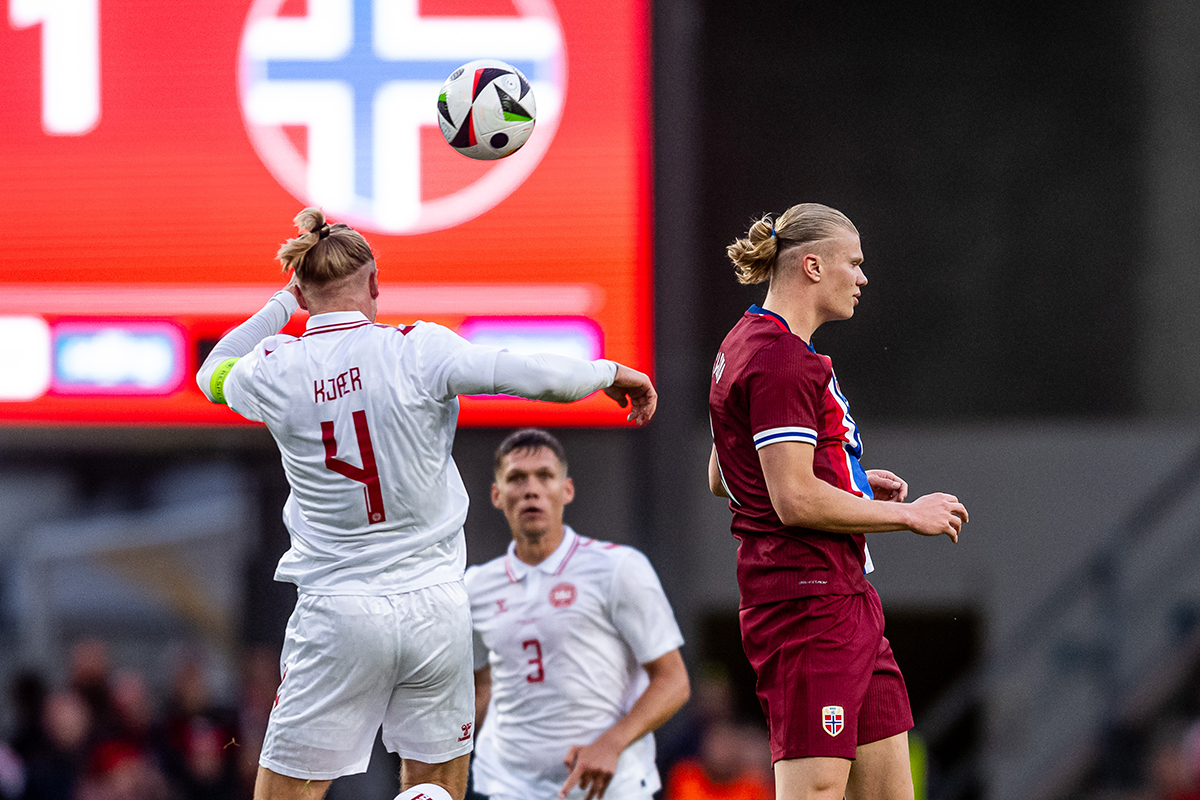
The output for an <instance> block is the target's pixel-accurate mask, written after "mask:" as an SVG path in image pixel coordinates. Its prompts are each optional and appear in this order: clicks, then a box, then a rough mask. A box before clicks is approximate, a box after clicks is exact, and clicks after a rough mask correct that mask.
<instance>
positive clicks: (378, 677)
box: [259, 595, 397, 781]
mask: <svg viewBox="0 0 1200 800" xmlns="http://www.w3.org/2000/svg"><path fill="white" fill-rule="evenodd" d="M396 646H397V645H396V625H395V622H394V620H393V619H392V616H391V608H390V605H389V603H388V600H387V598H382V597H362V596H336V597H325V596H314V595H301V597H300V598H299V599H298V600H297V603H296V610H295V611H294V612H293V614H292V618H291V619H290V620H289V621H288V628H287V632H286V634H285V637H284V646H283V654H282V657H281V661H282V666H283V679H282V682H281V683H280V686H279V691H278V695H277V698H276V701H275V707H274V708H273V709H272V710H271V716H270V719H269V722H268V725H267V733H266V736H265V738H264V742H263V748H262V753H261V755H260V758H259V764H260V765H261V766H264V767H266V768H267V769H269V770H270V771H272V772H275V773H278V774H280V775H283V776H287V777H292V778H298V779H300V780H312V781H325V780H331V779H333V778H337V777H339V776H341V775H349V774H353V773H356V772H362V771H364V770H365V769H366V768H367V763H368V761H369V760H370V754H371V747H372V745H373V744H374V739H375V731H376V730H378V728H379V724H380V722H381V721H382V719H383V716H384V709H385V708H386V707H387V703H388V698H389V697H390V695H391V692H392V688H393V687H394V685H395V682H396V678H395V675H396V672H395V664H396Z"/></svg>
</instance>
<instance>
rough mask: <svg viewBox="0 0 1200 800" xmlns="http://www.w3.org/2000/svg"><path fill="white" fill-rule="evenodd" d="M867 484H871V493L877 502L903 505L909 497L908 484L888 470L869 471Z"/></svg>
mask: <svg viewBox="0 0 1200 800" xmlns="http://www.w3.org/2000/svg"><path fill="white" fill-rule="evenodd" d="M867 483H869V484H871V493H872V494H874V495H875V499H876V500H883V501H885V502H892V503H903V502H904V498H906V497H908V484H907V483H905V482H904V480H903V479H902V478H901V477H900V476H899V475H897V474H896V473H894V472H889V471H888V470H886V469H869V470H867Z"/></svg>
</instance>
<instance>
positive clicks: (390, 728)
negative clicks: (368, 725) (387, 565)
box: [383, 581, 475, 764]
mask: <svg viewBox="0 0 1200 800" xmlns="http://www.w3.org/2000/svg"><path fill="white" fill-rule="evenodd" d="M390 599H391V600H393V601H394V602H395V604H396V614H397V619H398V620H400V658H399V668H398V669H397V672H396V676H397V677H396V685H395V687H394V688H393V689H392V692H391V697H390V698H389V700H388V704H387V711H386V713H385V714H384V718H383V742H384V744H385V745H386V746H387V748H388V749H389V750H391V751H392V752H394V753H399V755H400V757H401V758H403V759H412V760H415V761H419V762H423V763H426V764H440V763H444V762H447V761H451V760H452V759H457V758H459V757H460V756H464V755H467V754H468V753H470V752H471V749H472V742H473V739H474V733H475V731H474V730H473V727H474V722H475V673H474V670H473V669H472V667H473V661H472V650H471V608H470V605H469V603H468V601H467V593H466V589H465V588H463V585H462V582H461V581H459V582H454V583H443V584H438V585H436V586H430V587H427V588H425V589H420V590H418V591H415V592H407V593H405V594H403V595H395V596H394V597H392V598H390Z"/></svg>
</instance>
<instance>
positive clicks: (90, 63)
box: [0, 0, 653, 425]
mask: <svg viewBox="0 0 1200 800" xmlns="http://www.w3.org/2000/svg"><path fill="white" fill-rule="evenodd" d="M648 5H649V4H648V2H647V0H617V1H616V2H613V3H603V4H597V3H592V2H586V0H553V1H552V0H238V1H237V2H234V1H233V0H215V2H211V3H206V4H193V3H183V4H173V3H167V4H164V3H157V2H150V1H149V0H130V1H129V2H123V3H107V2H106V3H101V2H100V0H10V2H9V3H8V8H7V18H0V63H2V64H3V65H4V66H5V67H6V69H7V72H6V74H7V75H9V76H10V80H7V81H5V82H4V86H3V88H0V94H2V97H3V102H2V103H0V127H2V128H3V130H4V131H5V135H4V137H3V138H2V139H0V148H3V151H2V152H3V155H4V163H5V167H4V169H3V170H0V219H5V220H7V221H8V224H9V226H10V232H9V234H8V235H6V237H5V246H4V247H3V248H0V424H4V423H7V424H30V423H39V424H44V423H51V424H53V423H86V424H104V423H114V422H116V423H126V424H224V425H236V424H249V423H245V422H244V421H243V420H241V418H240V417H238V416H237V415H235V414H233V413H232V412H230V411H229V410H228V409H225V408H222V407H217V406H212V405H211V404H209V403H208V402H207V401H206V400H205V399H204V397H203V395H202V394H201V393H200V392H199V390H198V389H197V388H196V387H195V384H194V382H193V381H192V379H191V376H192V375H193V374H194V372H195V370H196V368H197V367H198V365H199V363H200V361H201V360H202V358H203V356H204V355H205V354H206V353H207V350H208V348H210V347H211V345H212V343H213V342H214V341H215V340H216V339H218V338H219V337H220V336H221V335H222V334H223V333H224V332H225V331H227V330H228V329H229V328H230V327H232V326H233V325H236V324H237V323H238V322H240V321H241V320H242V319H244V318H245V317H246V316H248V315H249V314H251V313H253V312H254V311H256V310H258V309H259V308H260V307H261V306H262V305H263V303H265V302H266V300H267V299H268V298H269V297H270V295H271V294H272V292H273V291H275V290H276V289H277V288H278V287H279V286H281V285H282V284H283V283H284V281H285V278H284V276H283V275H282V274H281V273H280V272H279V268H278V264H277V263H276V262H274V261H273V256H274V253H275V251H276V249H277V248H278V246H279V244H280V243H281V242H282V241H283V240H284V239H286V238H288V237H289V236H293V235H295V229H294V227H292V225H291V218H292V217H293V216H294V215H295V214H296V213H297V212H298V211H299V210H300V209H301V208H303V207H304V206H306V205H318V206H321V207H322V208H323V209H324V210H325V212H326V214H327V215H328V216H329V218H330V219H332V220H334V221H342V222H347V223H349V224H351V225H353V226H354V227H356V228H357V229H359V230H361V231H362V232H363V233H364V234H365V235H366V236H367V239H368V240H369V241H370V242H371V244H372V246H373V247H374V249H375V250H376V253H377V257H378V265H379V269H380V276H381V280H382V295H381V297H380V315H379V321H380V322H384V323H389V324H407V323H410V322H412V321H415V320H417V319H424V320H428V321H433V322H439V323H441V324H444V325H447V326H448V327H450V328H452V329H454V330H457V331H459V332H460V333H461V334H462V335H464V336H465V337H466V338H468V339H470V340H472V341H477V342H480V343H486V344H492V345H496V346H502V347H508V348H509V349H513V350H521V351H529V350H531V349H533V350H541V349H545V350H549V351H551V352H559V353H566V354H571V355H579V356H583V357H588V358H598V357H604V358H612V359H615V360H618V361H621V362H624V363H627V364H630V365H631V366H634V367H636V368H639V369H642V370H646V371H649V370H650V369H651V367H652V364H651V353H652V344H653V343H652V340H651V304H652V295H651V285H652V275H651V264H650V240H649V235H650V222H651V209H650V134H649V131H650V120H649V113H650V99H651V98H650V88H649V66H648V64H649V24H648V13H649V9H648ZM476 58H499V59H502V60H506V61H508V62H510V63H512V64H514V65H516V66H518V67H519V68H520V69H521V70H522V72H524V73H525V75H526V76H527V77H528V78H529V82H530V84H531V86H532V88H533V92H534V94H535V96H536V99H537V109H538V115H537V125H536V127H535V129H534V132H533V135H532V136H531V138H530V139H529V142H528V143H527V144H526V145H525V146H524V147H523V148H522V149H521V150H520V151H518V152H517V153H515V154H514V155H512V156H510V157H508V158H505V159H501V160H499V161H493V162H480V161H472V160H470V159H467V158H465V157H463V156H461V155H459V154H458V153H455V152H454V151H453V150H452V149H451V148H450V147H448V146H447V145H446V143H445V141H444V140H443V138H442V134H441V132H440V131H439V129H438V124H437V95H438V91H439V89H440V87H441V83H442V81H443V80H444V79H445V78H446V76H448V75H449V73H450V72H451V71H452V70H453V69H454V68H455V67H457V66H459V65H461V64H463V63H465V62H467V61H470V60H473V59H476ZM18 220H19V223H20V224H19V231H17V230H14V229H12V227H11V226H12V225H13V224H14V223H15V221H18ZM303 319H304V317H303V315H302V314H298V315H297V316H296V317H295V318H293V320H292V321H291V323H289V327H288V328H287V330H288V331H289V332H293V333H299V332H300V331H301V330H302V328H303ZM624 417H625V412H623V411H622V410H621V409H619V408H618V407H617V406H616V404H614V403H612V402H611V401H609V400H608V399H607V398H604V397H602V396H595V397H592V398H589V399H587V400H585V401H582V402H580V403H576V404H570V405H552V404H546V403H531V402H528V401H522V400H518V399H513V398H496V399H492V398H464V400H463V409H462V413H461V415H460V420H461V422H462V423H463V424H466V425H525V424H540V425H623V424H626V423H625V421H624Z"/></svg>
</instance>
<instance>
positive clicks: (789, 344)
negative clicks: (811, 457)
mask: <svg viewBox="0 0 1200 800" xmlns="http://www.w3.org/2000/svg"><path fill="white" fill-rule="evenodd" d="M751 367H752V369H750V370H748V371H747V375H746V398H747V404H748V406H749V412H750V414H749V416H750V433H751V434H752V435H753V436H754V449H755V450H761V449H762V448H764V447H766V446H767V445H769V444H776V443H778V442H803V443H805V444H811V445H813V446H814V447H815V446H816V444H817V414H818V407H819V402H820V398H821V392H822V391H823V387H824V385H825V383H826V381H827V376H825V371H826V367H825V364H824V362H822V361H821V359H820V358H819V357H818V356H816V355H815V354H813V353H812V352H810V351H809V350H808V348H807V347H806V346H805V345H804V343H803V342H802V341H800V340H799V339H795V337H787V338H783V337H781V338H780V339H777V340H776V341H775V342H773V343H772V344H771V345H769V346H767V347H764V348H762V349H761V350H759V351H758V353H757V354H756V355H755V357H754V360H753V362H752V364H751Z"/></svg>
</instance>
